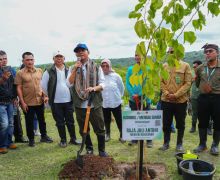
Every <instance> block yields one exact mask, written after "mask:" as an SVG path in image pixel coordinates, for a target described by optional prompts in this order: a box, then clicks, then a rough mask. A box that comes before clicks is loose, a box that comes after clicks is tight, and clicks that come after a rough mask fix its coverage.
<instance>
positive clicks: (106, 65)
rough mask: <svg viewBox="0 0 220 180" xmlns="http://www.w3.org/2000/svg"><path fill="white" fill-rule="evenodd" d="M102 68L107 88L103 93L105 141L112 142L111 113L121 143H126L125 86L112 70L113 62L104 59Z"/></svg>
mask: <svg viewBox="0 0 220 180" xmlns="http://www.w3.org/2000/svg"><path fill="white" fill-rule="evenodd" d="M101 67H102V70H103V72H104V76H105V88H104V90H103V91H102V97H103V114H104V121H105V128H106V137H105V141H106V142H107V141H109V140H110V130H111V128H110V127H111V117H112V116H111V113H112V114H113V116H114V118H115V121H116V124H117V127H118V130H119V132H120V138H119V141H120V142H122V143H124V142H125V141H124V140H123V139H122V111H121V104H122V99H121V98H122V96H123V94H124V84H123V81H122V78H121V76H120V75H119V74H118V73H116V72H115V71H114V70H113V69H112V65H111V61H110V60H109V59H104V60H102V61H101Z"/></svg>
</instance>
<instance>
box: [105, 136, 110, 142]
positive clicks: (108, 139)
mask: <svg viewBox="0 0 220 180" xmlns="http://www.w3.org/2000/svg"><path fill="white" fill-rule="evenodd" d="M110 139H111V138H110V135H109V134H106V135H105V142H108V141H110Z"/></svg>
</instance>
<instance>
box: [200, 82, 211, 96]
mask: <svg viewBox="0 0 220 180" xmlns="http://www.w3.org/2000/svg"><path fill="white" fill-rule="evenodd" d="M202 89H203V91H204V92H205V93H207V94H208V93H211V92H212V88H211V86H210V85H209V84H208V83H206V84H204V85H203V86H202Z"/></svg>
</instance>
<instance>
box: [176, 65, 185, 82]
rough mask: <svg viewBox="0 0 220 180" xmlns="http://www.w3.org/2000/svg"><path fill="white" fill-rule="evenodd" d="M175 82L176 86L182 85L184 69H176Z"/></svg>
mask: <svg viewBox="0 0 220 180" xmlns="http://www.w3.org/2000/svg"><path fill="white" fill-rule="evenodd" d="M175 72H176V75H175V82H176V84H177V85H180V84H183V82H184V77H185V72H184V69H176V71H175Z"/></svg>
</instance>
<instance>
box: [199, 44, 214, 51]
mask: <svg viewBox="0 0 220 180" xmlns="http://www.w3.org/2000/svg"><path fill="white" fill-rule="evenodd" d="M209 48H211V49H215V50H216V51H218V45H216V44H208V43H206V44H205V45H204V46H202V49H204V51H205V50H206V49H209Z"/></svg>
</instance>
